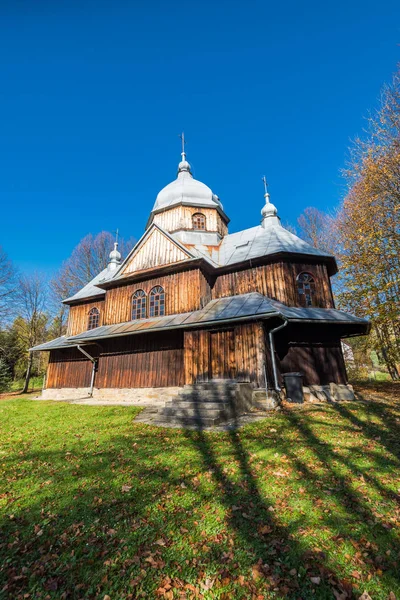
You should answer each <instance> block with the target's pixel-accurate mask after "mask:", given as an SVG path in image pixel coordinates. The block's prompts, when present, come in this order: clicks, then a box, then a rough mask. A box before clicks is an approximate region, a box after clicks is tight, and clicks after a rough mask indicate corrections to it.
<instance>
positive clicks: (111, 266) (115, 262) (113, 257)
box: [107, 242, 122, 271]
mask: <svg viewBox="0 0 400 600" xmlns="http://www.w3.org/2000/svg"><path fill="white" fill-rule="evenodd" d="M121 258H122V257H121V253H120V252H119V251H118V242H114V250H111V252H110V260H109V261H108V265H107V269H108V270H109V271H115V270H116V268H117V267H118V266H119V265H120V264H121Z"/></svg>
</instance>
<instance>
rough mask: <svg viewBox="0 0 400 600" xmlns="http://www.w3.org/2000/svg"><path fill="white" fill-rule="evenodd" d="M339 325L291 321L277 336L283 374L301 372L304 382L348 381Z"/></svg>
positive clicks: (323, 383)
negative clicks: (295, 322)
mask: <svg viewBox="0 0 400 600" xmlns="http://www.w3.org/2000/svg"><path fill="white" fill-rule="evenodd" d="M339 336H340V330H338V327H337V326H333V327H332V326H329V325H324V324H323V323H320V324H296V325H295V324H291V325H288V327H285V329H284V330H282V332H279V333H278V334H277V335H276V340H275V342H276V350H277V359H278V366H279V371H280V373H291V372H300V373H303V374H304V383H305V385H326V384H328V383H331V382H334V383H347V375H346V367H345V363H344V359H343V354H342V348H341V345H340V339H339Z"/></svg>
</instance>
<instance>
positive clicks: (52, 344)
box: [29, 335, 77, 352]
mask: <svg viewBox="0 0 400 600" xmlns="http://www.w3.org/2000/svg"><path fill="white" fill-rule="evenodd" d="M76 346H77V344H76V343H75V342H70V341H69V338H67V337H65V335H62V336H61V337H58V338H55V339H54V340H50V341H49V342H45V343H44V344H39V345H38V346H34V347H33V348H29V351H30V352H33V351H36V350H57V349H59V348H75V347H76Z"/></svg>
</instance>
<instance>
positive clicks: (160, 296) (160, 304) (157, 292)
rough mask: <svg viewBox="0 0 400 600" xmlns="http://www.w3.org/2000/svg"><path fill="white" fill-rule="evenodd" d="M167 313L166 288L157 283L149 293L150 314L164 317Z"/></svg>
mask: <svg viewBox="0 0 400 600" xmlns="http://www.w3.org/2000/svg"><path fill="white" fill-rule="evenodd" d="M164 315H165V290H164V288H163V287H162V286H161V285H155V286H154V287H153V288H151V290H150V293H149V316H150V317H163V316H164Z"/></svg>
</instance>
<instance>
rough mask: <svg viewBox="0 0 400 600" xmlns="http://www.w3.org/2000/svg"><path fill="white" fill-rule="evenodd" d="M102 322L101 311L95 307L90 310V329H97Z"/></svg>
mask: <svg viewBox="0 0 400 600" xmlns="http://www.w3.org/2000/svg"><path fill="white" fill-rule="evenodd" d="M99 322H100V311H99V309H98V308H96V307H94V308H91V309H90V310H89V319H88V329H96V327H98V326H99Z"/></svg>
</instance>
